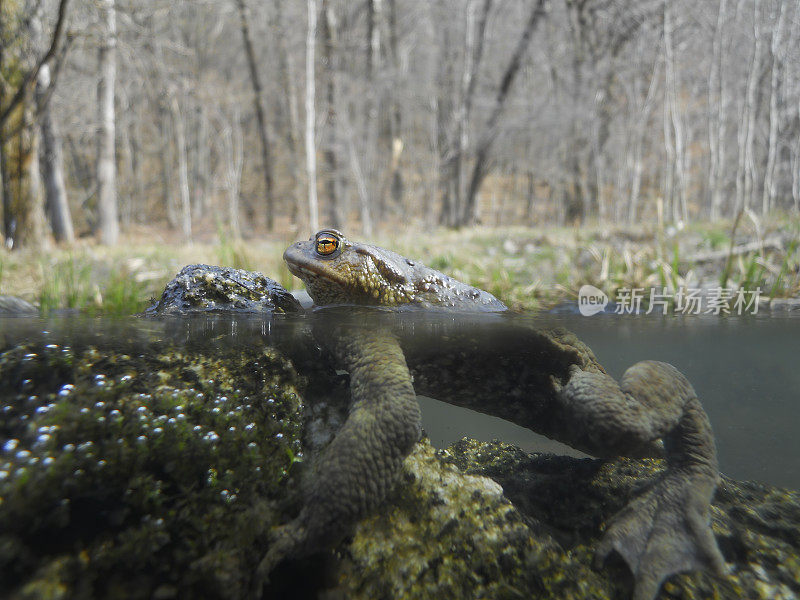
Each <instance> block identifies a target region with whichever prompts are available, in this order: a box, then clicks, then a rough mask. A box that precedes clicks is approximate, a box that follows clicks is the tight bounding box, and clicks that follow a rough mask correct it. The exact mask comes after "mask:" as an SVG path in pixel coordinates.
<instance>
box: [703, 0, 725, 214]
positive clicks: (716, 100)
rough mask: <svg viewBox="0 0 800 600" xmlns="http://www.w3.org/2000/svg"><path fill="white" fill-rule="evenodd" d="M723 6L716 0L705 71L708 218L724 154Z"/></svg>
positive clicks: (718, 194)
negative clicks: (709, 55)
mask: <svg viewBox="0 0 800 600" xmlns="http://www.w3.org/2000/svg"><path fill="white" fill-rule="evenodd" d="M726 6H727V1H726V0H719V10H718V11H717V25H716V27H715V29H714V40H713V44H712V47H713V49H712V53H711V65H710V68H709V74H708V148H709V168H708V192H709V204H710V212H709V216H710V218H711V220H712V221H715V220H717V219H718V218H719V216H720V210H721V205H722V173H723V167H724V165H723V162H724V154H725V152H724V148H725V146H724V143H725V139H724V138H725V123H724V114H725V104H726V102H727V98H726V97H725V95H724V90H725V88H724V80H723V69H722V64H723V62H722V59H723V55H722V40H723V27H724V24H725V14H726Z"/></svg>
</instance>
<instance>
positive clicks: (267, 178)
mask: <svg viewBox="0 0 800 600" xmlns="http://www.w3.org/2000/svg"><path fill="white" fill-rule="evenodd" d="M236 4H237V6H238V8H239V22H240V25H241V29H242V39H243V40H244V48H245V54H246V55H247V66H248V68H249V70H250V81H251V83H252V85H253V106H254V107H255V112H256V118H257V120H258V135H259V139H260V140H261V166H262V173H263V176H264V194H265V200H266V217H267V229H272V227H273V224H274V220H275V216H274V203H273V201H272V159H271V157H270V140H269V131H268V129H267V119H266V116H265V114H264V104H263V100H262V96H263V92H262V85H261V78H260V76H259V74H258V63H257V61H256V53H255V50H254V49H253V40H252V39H251V37H250V28H249V26H248V24H247V22H248V14H247V12H248V11H247V6H246V4H245V0H236Z"/></svg>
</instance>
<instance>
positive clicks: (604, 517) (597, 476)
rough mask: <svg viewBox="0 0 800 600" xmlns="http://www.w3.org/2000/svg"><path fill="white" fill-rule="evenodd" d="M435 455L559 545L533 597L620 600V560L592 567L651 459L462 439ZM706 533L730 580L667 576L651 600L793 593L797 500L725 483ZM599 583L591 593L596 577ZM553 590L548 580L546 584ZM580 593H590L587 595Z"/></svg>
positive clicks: (625, 580)
mask: <svg viewBox="0 0 800 600" xmlns="http://www.w3.org/2000/svg"><path fill="white" fill-rule="evenodd" d="M443 456H444V457H445V458H446V459H447V460H449V461H451V462H452V463H453V464H454V465H457V466H458V467H459V468H460V469H461V470H462V471H463V473H464V474H465V475H481V476H487V477H491V478H492V479H493V480H494V481H497V482H498V483H499V484H500V485H502V486H503V490H504V493H505V496H506V497H507V498H508V499H509V500H510V501H511V502H512V503H513V504H514V506H515V507H516V508H517V509H518V510H519V511H520V513H521V514H522V515H523V517H524V519H525V522H526V523H528V524H529V526H530V528H531V530H532V531H533V532H535V533H534V534H535V536H536V537H537V538H538V537H540V536H541V535H542V534H543V533H545V534H546V535H548V536H550V537H552V539H554V540H556V541H557V542H558V548H559V554H560V558H556V559H555V560H554V562H556V563H560V564H561V565H562V566H563V569H561V570H562V577H560V578H555V579H554V577H553V575H555V574H557V571H558V569H556V570H555V571H552V572H551V575H550V576H543V581H544V583H545V586H544V589H543V590H541V591H539V592H537V593H536V594H534V597H541V598H567V597H568V598H582V597H587V598H588V597H600V598H602V597H604V596H603V594H602V593H601V590H602V589H610V590H611V592H612V593H611V594H610V596H609V597H612V598H616V597H623V598H625V597H629V595H630V589H631V585H632V579H631V576H630V574H629V572H628V570H627V568H626V567H625V566H624V564H623V563H622V562H621V561H620V562H619V563H616V562H614V561H612V563H611V564H606V565H605V568H604V569H603V570H602V571H599V572H588V573H587V572H586V571H585V570H575V565H576V564H578V565H584V567H581V569H584V568H588V565H591V564H592V558H593V555H594V550H595V548H596V546H597V543H598V541H599V539H600V537H601V535H602V532H603V529H604V527H605V523H606V522H607V521H608V519H610V518H611V517H612V516H613V515H614V514H615V513H616V512H617V511H618V510H620V509H621V508H622V507H623V506H625V505H626V504H628V502H629V501H630V500H631V499H632V498H633V497H634V496H635V495H636V494H638V493H640V492H641V491H642V489H643V488H644V487H646V486H648V485H649V484H651V483H652V482H653V481H654V480H655V479H656V478H657V477H658V476H659V474H660V473H661V472H662V471H663V469H664V463H663V461H661V460H655V459H643V460H633V459H617V460H613V461H602V460H595V459H577V458H571V457H566V456H554V455H550V454H530V453H527V452H524V451H522V450H520V449H519V448H516V447H515V446H512V445H510V444H504V443H502V442H490V443H487V442H477V441H475V440H469V439H463V440H461V441H460V442H457V443H456V444H454V445H452V446H451V447H450V448H449V449H448V450H447V451H446V452H444V453H443ZM711 518H712V526H713V529H714V533H715V535H716V536H717V540H718V542H719V546H720V548H721V550H722V552H723V555H724V557H725V560H726V562H727V564H728V567H729V568H730V570H731V572H730V574H728V575H727V576H725V577H722V578H718V577H714V576H712V575H710V574H708V573H703V572H693V573H687V574H680V575H675V576H673V577H671V578H669V579H668V580H667V582H666V583H665V584H664V586H663V588H662V590H661V592H660V594H659V596H658V598H659V599H662V600H666V599H667V598H683V599H695V598H696V599H698V600H699V599H706V598H731V599H734V598H737V599H738V598H757V599H764V600H767V599H781V600H789V599H796V598H798V594H800V494H798V493H797V492H794V491H789V490H784V489H780V488H775V487H772V486H768V485H763V484H759V483H755V482H740V481H734V480H732V479H729V478H727V477H723V478H722V482H721V484H720V485H719V487H718V489H717V494H716V496H715V499H714V502H713V504H712V507H711ZM598 577H600V578H601V579H602V580H603V581H606V582H608V583H606V584H605V586H609V585H610V586H611V587H610V588H609V587H605V588H598V587H596V586H597V578H598ZM554 582H557V583H555V584H554ZM587 590H591V593H589V594H588V595H587V593H586V592H587Z"/></svg>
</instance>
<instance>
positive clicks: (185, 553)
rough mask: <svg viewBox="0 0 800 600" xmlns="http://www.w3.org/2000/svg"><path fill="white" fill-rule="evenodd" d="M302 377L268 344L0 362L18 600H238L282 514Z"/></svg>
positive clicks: (0, 493) (4, 469)
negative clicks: (191, 599) (193, 599)
mask: <svg viewBox="0 0 800 600" xmlns="http://www.w3.org/2000/svg"><path fill="white" fill-rule="evenodd" d="M301 383H302V381H301V380H300V379H299V378H298V376H297V375H296V373H295V371H294V369H293V367H292V366H291V364H290V363H289V362H288V361H287V360H286V359H285V358H284V357H283V356H282V355H281V354H280V353H279V352H278V351H276V350H274V349H272V348H265V347H263V346H261V347H254V348H251V349H247V348H236V349H235V350H232V349H226V348H221V347H220V348H216V347H214V346H209V345H206V346H205V347H178V346H171V345H170V344H168V343H164V342H158V341H156V342H153V343H150V344H149V345H148V346H147V347H146V348H143V347H140V346H136V345H132V346H131V347H130V348H128V349H126V350H120V347H119V346H116V349H110V348H108V347H105V346H102V345H91V344H89V345H84V346H81V347H78V345H77V344H76V345H75V346H74V347H64V346H60V345H56V344H28V345H25V346H22V347H17V348H13V349H11V350H7V351H5V352H3V353H2V354H0V399H2V416H3V418H2V421H0V439H2V444H3V446H2V448H0V579H1V580H2V584H1V585H0V587H1V588H2V590H3V594H2V595H3V596H4V597H11V598H37V599H38V598H69V599H81V598H172V597H175V598H188V597H198V598H199V597H203V598H242V597H245V596H247V595H248V593H249V588H250V586H251V585H252V575H253V573H254V571H255V568H256V566H257V564H258V561H259V559H260V557H261V555H262V554H263V551H264V548H266V546H267V541H266V540H267V532H268V530H269V528H270V527H271V526H273V525H275V524H277V523H278V522H281V521H283V520H286V519H287V518H288V516H287V515H285V514H282V513H281V512H280V510H278V508H277V500H278V499H281V498H283V497H284V496H286V495H287V481H288V480H289V479H290V478H289V477H288V473H289V470H290V468H291V466H292V464H293V463H294V462H296V461H298V460H299V459H300V458H302V451H303V448H302V446H301V442H300V433H301V429H302V422H301V413H302V404H301V399H300V394H299V387H300V385H301Z"/></svg>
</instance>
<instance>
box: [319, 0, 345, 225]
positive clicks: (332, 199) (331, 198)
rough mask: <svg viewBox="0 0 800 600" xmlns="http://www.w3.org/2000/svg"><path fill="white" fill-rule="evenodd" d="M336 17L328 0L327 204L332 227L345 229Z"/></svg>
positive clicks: (324, 33) (324, 29) (324, 37)
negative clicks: (341, 202) (338, 151)
mask: <svg viewBox="0 0 800 600" xmlns="http://www.w3.org/2000/svg"><path fill="white" fill-rule="evenodd" d="M335 27H336V16H335V14H334V12H333V7H332V6H331V3H330V2H329V1H328V0H322V48H323V60H324V64H325V65H327V69H326V70H325V101H326V104H327V115H326V118H325V125H326V133H327V136H326V137H327V140H326V144H325V151H324V153H323V155H324V158H325V168H326V170H327V171H328V172H327V177H326V178H325V190H326V194H325V195H326V196H327V198H326V200H327V202H328V210H327V211H326V213H327V221H328V225H330V226H331V227H334V228H336V229H339V228H340V227H341V226H342V223H343V219H342V211H341V206H340V205H339V194H338V193H337V188H338V184H337V182H338V176H339V173H338V165H337V163H336V141H337V139H336V138H337V136H336V127H337V123H336V66H335V65H334V55H333V52H334V44H335Z"/></svg>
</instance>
